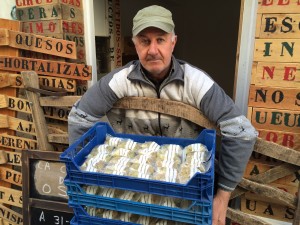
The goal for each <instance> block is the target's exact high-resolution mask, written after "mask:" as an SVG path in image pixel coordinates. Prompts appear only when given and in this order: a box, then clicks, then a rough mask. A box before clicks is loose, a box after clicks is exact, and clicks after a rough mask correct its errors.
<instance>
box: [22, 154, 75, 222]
mask: <svg viewBox="0 0 300 225" xmlns="http://www.w3.org/2000/svg"><path fill="white" fill-rule="evenodd" d="M60 154H61V153H60V152H48V151H38V150H23V151H22V176H23V224H24V225H43V224H47V225H68V224H70V221H71V219H72V217H73V216H74V214H73V210H72V209H71V208H69V207H68V203H67V202H68V196H67V189H66V187H65V185H64V183H63V182H64V178H65V176H66V169H65V164H64V163H62V162H60V160H59V156H60Z"/></svg>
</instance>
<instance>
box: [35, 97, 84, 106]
mask: <svg viewBox="0 0 300 225" xmlns="http://www.w3.org/2000/svg"><path fill="white" fill-rule="evenodd" d="M80 98H81V96H63V97H54V96H50V97H40V105H41V106H52V107H71V106H73V104H74V103H75V102H76V101H77V100H79V99H80Z"/></svg>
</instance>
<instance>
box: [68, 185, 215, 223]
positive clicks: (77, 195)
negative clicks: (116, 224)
mask: <svg viewBox="0 0 300 225" xmlns="http://www.w3.org/2000/svg"><path fill="white" fill-rule="evenodd" d="M65 185H66V186H67V188H68V191H67V193H68V196H69V203H70V202H72V205H74V204H76V205H85V206H91V207H95V208H103V209H109V210H114V211H120V212H128V213H133V214H138V215H143V216H148V217H156V218H161V219H165V220H172V221H178V222H184V223H190V224H210V222H211V215H212V203H207V202H200V201H191V204H190V206H189V207H188V208H187V209H181V208H172V207H167V206H161V205H155V204H146V203H140V202H134V201H129V200H122V199H117V198H109V197H103V196H100V195H93V194H87V193H86V192H85V191H84V190H83V188H82V187H80V185H78V184H76V183H72V182H70V181H68V180H65Z"/></svg>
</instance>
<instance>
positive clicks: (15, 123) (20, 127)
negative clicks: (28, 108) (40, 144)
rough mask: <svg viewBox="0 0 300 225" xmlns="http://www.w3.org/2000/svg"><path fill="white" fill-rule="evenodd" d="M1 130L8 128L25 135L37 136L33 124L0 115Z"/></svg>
mask: <svg viewBox="0 0 300 225" xmlns="http://www.w3.org/2000/svg"><path fill="white" fill-rule="evenodd" d="M0 128H8V129H11V130H14V131H18V132H22V133H25V134H30V135H36V133H35V127H34V124H33V123H32V122H28V121H27V120H22V119H19V118H16V117H11V116H7V115H1V114H0Z"/></svg>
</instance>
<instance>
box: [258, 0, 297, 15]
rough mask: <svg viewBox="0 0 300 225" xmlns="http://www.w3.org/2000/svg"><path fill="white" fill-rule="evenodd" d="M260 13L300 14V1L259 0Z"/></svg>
mask: <svg viewBox="0 0 300 225" xmlns="http://www.w3.org/2000/svg"><path fill="white" fill-rule="evenodd" d="M257 12H258V13H279V12H280V13H300V0H258V8H257Z"/></svg>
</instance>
